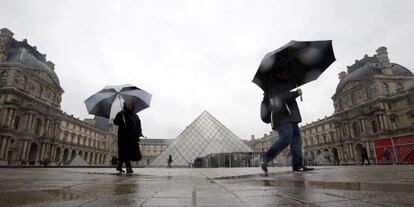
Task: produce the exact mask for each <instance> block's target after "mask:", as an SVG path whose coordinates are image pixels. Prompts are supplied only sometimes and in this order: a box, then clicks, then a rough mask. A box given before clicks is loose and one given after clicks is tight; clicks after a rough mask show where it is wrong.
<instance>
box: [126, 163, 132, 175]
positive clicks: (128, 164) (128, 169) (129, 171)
mask: <svg viewBox="0 0 414 207" xmlns="http://www.w3.org/2000/svg"><path fill="white" fill-rule="evenodd" d="M125 165H126V168H127V173H133V172H134V171H133V170H132V166H131V161H127V162H125Z"/></svg>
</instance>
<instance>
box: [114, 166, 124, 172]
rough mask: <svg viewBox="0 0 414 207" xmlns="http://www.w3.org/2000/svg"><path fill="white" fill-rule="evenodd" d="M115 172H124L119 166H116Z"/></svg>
mask: <svg viewBox="0 0 414 207" xmlns="http://www.w3.org/2000/svg"><path fill="white" fill-rule="evenodd" d="M116 170H118V171H119V172H121V173H123V172H125V171H124V170H123V169H122V166H119V165H118V167H116Z"/></svg>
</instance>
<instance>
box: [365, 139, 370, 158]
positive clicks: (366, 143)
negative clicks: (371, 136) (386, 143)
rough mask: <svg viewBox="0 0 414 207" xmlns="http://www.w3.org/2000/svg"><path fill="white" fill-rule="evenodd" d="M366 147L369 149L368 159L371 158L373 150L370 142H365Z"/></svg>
mask: <svg viewBox="0 0 414 207" xmlns="http://www.w3.org/2000/svg"><path fill="white" fill-rule="evenodd" d="M365 147H366V148H367V153H368V159H369V158H371V148H370V146H369V142H368V141H367V142H365Z"/></svg>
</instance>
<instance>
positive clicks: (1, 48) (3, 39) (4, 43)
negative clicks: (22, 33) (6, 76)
mask: <svg viewBox="0 0 414 207" xmlns="http://www.w3.org/2000/svg"><path fill="white" fill-rule="evenodd" d="M13 35H14V34H13V32H11V31H10V30H9V29H7V28H3V29H0V62H2V61H5V60H6V59H7V55H8V49H9V44H10V43H11V42H12V39H13Z"/></svg>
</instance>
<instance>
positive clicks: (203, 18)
mask: <svg viewBox="0 0 414 207" xmlns="http://www.w3.org/2000/svg"><path fill="white" fill-rule="evenodd" d="M413 11H414V1H409V0H406V1H389V0H383V1H380V0H375V1H374V0H373V1H350V0H348V1H332V0H326V1H315V0H313V1H309V0H303V1H292V0H290V1H275V0H272V1H259V0H234V1H223V0H208V1H207V0H204V1H203V0H198V1H195V0H188V1H173V0H165V1H155V0H147V1H138V0H131V1H102V0H99V1H98V0H97V1H85V0H80V1H55V0H50V1H43V0H42V1H34V0H33V1H28V0H26V1H16V0H6V1H5V0H2V1H1V3H0V27H7V28H9V29H10V30H11V31H13V32H14V33H15V38H16V39H17V40H22V39H24V38H27V39H28V42H29V44H31V45H35V46H37V48H38V50H39V51H40V52H41V53H45V54H47V59H48V60H51V61H53V62H54V63H55V64H56V67H55V68H56V69H55V71H56V73H57V74H58V76H59V78H60V82H61V85H62V87H63V89H64V90H65V93H64V95H63V101H62V109H63V110H64V111H66V112H67V113H69V114H74V115H75V116H76V117H80V118H82V119H83V118H87V117H90V116H89V115H88V114H87V111H86V108H85V106H84V104H83V101H84V100H85V99H86V98H87V97H88V96H90V95H91V94H93V93H95V92H97V91H99V90H100V89H102V88H103V87H104V86H106V85H113V84H123V83H131V84H134V85H136V86H138V87H140V88H143V89H145V90H146V91H148V92H150V93H152V94H153V99H152V103H151V107H150V108H148V109H146V110H145V111H143V112H141V113H139V115H140V118H141V120H142V124H143V132H144V135H146V136H147V137H150V138H175V137H176V136H178V134H179V133H180V132H181V131H182V130H183V129H184V128H185V127H186V126H187V125H189V124H190V123H191V122H192V121H193V120H194V119H195V118H196V117H197V116H198V115H199V114H200V113H202V112H203V111H204V110H207V111H209V112H210V113H211V114H212V115H213V116H215V117H216V118H217V119H218V120H220V121H221V122H222V123H223V124H225V125H226V126H227V127H228V128H229V129H230V130H232V131H233V132H234V133H236V134H237V135H239V136H240V138H242V139H250V135H251V134H255V135H256V137H257V136H262V135H263V133H268V132H269V131H270V125H266V124H264V123H262V122H261V120H260V116H259V106H260V101H261V99H262V91H261V89H260V88H258V87H257V86H256V85H254V84H253V83H252V82H251V80H252V78H253V76H254V74H255V72H256V70H257V68H258V65H259V63H260V61H261V59H262V58H263V56H264V55H265V54H266V53H267V52H269V51H272V50H274V49H276V48H278V47H280V46H282V45H284V44H285V43H287V42H289V41H290V40H325V39H330V40H333V45H334V51H335V55H336V59H337V61H336V62H335V63H333V64H332V65H331V67H330V68H329V69H328V70H327V71H326V72H325V73H324V74H323V75H322V76H321V77H320V78H319V79H318V80H317V81H315V82H312V83H310V84H307V85H306V86H303V87H302V89H303V92H304V95H303V99H304V101H303V102H300V103H299V105H300V109H301V111H302V117H303V120H304V122H303V123H306V122H312V121H315V120H317V119H318V118H322V117H324V116H329V115H331V114H332V113H333V105H332V100H331V97H332V95H333V94H334V91H335V88H336V85H337V84H338V82H339V80H338V73H339V72H340V71H343V70H346V66H347V65H351V64H352V63H353V62H354V61H355V60H356V59H360V58H362V57H363V56H364V54H368V55H370V56H371V55H373V54H374V53H375V50H376V49H377V48H378V47H380V46H386V47H387V48H388V52H389V56H390V59H391V62H395V63H399V64H401V65H403V66H405V67H407V68H409V69H410V70H411V71H413V67H414V58H413V55H412V54H413V52H412V50H413V49H414V43H413V37H414V24H413V19H414V13H413Z"/></svg>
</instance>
